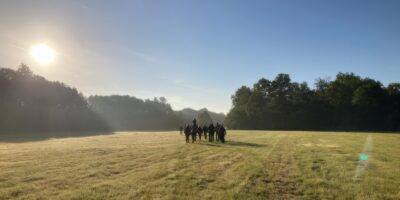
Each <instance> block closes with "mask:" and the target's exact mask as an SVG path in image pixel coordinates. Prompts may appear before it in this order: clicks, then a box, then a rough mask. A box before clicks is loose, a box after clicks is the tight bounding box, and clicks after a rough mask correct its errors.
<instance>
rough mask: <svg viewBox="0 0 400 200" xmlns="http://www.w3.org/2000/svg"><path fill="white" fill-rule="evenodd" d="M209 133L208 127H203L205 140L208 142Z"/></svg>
mask: <svg viewBox="0 0 400 200" xmlns="http://www.w3.org/2000/svg"><path fill="white" fill-rule="evenodd" d="M207 133H208V127H207V126H206V125H204V126H203V134H204V139H205V140H206V141H207Z"/></svg>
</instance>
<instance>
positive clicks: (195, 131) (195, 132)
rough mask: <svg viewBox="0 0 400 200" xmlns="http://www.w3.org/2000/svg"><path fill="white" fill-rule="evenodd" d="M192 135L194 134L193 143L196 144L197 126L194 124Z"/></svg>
mask: <svg viewBox="0 0 400 200" xmlns="http://www.w3.org/2000/svg"><path fill="white" fill-rule="evenodd" d="M191 134H192V143H194V142H196V137H197V124H194V125H193V126H192V130H191Z"/></svg>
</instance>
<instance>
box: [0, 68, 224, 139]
mask: <svg viewBox="0 0 400 200" xmlns="http://www.w3.org/2000/svg"><path fill="white" fill-rule="evenodd" d="M195 117H196V118H199V119H202V120H203V121H202V123H210V122H213V123H216V122H223V121H224V118H225V115H224V114H217V113H214V112H210V111H208V110H206V109H201V110H199V111H196V110H193V109H183V110H181V111H174V110H172V108H171V106H170V105H169V104H168V103H167V100H166V99H165V98H163V97H160V98H154V99H153V100H148V99H147V100H141V99H138V98H135V97H131V96H117V95H113V96H91V97H89V98H85V97H84V96H83V95H82V94H81V93H80V92H78V90H77V89H75V88H71V87H69V86H67V85H65V84H64V83H61V82H52V81H48V80H46V79H45V78H43V77H41V76H38V75H35V74H33V73H32V71H31V70H30V69H29V67H28V66H26V65H24V64H22V65H21V66H20V67H19V68H18V69H17V70H13V69H8V68H0V132H41V131H46V132H51V131H100V130H102V131H104V130H107V131H111V130H177V129H179V126H181V125H183V124H186V123H191V121H192V120H193V118H195Z"/></svg>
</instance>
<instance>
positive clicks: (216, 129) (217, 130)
mask: <svg viewBox="0 0 400 200" xmlns="http://www.w3.org/2000/svg"><path fill="white" fill-rule="evenodd" d="M220 126H221V125H220V124H219V123H218V122H217V125H216V126H215V132H216V134H215V141H217V142H219V134H218V133H219V128H220Z"/></svg>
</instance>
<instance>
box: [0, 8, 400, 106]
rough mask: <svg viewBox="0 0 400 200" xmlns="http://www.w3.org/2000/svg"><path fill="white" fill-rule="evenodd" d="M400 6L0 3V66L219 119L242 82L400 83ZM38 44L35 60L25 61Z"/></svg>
mask: <svg viewBox="0 0 400 200" xmlns="http://www.w3.org/2000/svg"><path fill="white" fill-rule="evenodd" d="M399 10H400V1H397V0H392V1H391V0H384V1H378V0H376V1H368V0H358V1H350V0H302V1H297V0H274V1H269V0H262V1H256V0H254V1H244V0H242V1H236V0H218V1H215V0H201V1H200V0H187V1H186V0H168V1H165V0H143V1H137V0H129V1H120V0H116V1H105V0H104V1H100V0H96V1H94V0H93V1H78V0H76V1H69V0H65V1H42V0H35V1H26V0H13V1H1V2H0V44H1V45H0V67H11V68H17V67H18V65H19V64H20V63H21V62H23V63H26V64H28V65H29V66H30V67H31V69H32V70H33V71H34V73H36V74H39V75H42V76H44V77H46V78H47V79H49V80H58V81H62V82H65V83H66V84H68V85H70V86H73V87H76V88H78V90H80V91H81V92H83V94H85V95H86V96H88V95H94V94H99V95H110V94H121V95H125V94H127V95H132V96H136V97H139V98H151V99H152V98H153V97H155V96H157V97H160V96H164V97H166V98H167V100H168V102H169V103H171V105H172V107H173V108H174V109H182V108H185V107H192V108H195V109H199V108H204V107H206V108H208V109H210V110H213V111H217V112H224V113H226V112H228V111H229V109H230V107H231V98H230V97H231V95H232V94H234V92H235V91H236V89H238V88H239V87H240V86H242V85H247V86H252V84H253V83H255V82H256V81H257V80H259V79H260V78H262V77H265V78H268V79H273V78H274V77H275V76H276V74H278V73H288V74H290V76H291V78H292V80H294V81H298V82H302V81H306V82H308V83H309V85H310V86H311V87H313V83H314V81H315V79H316V78H319V77H321V78H329V77H330V78H331V79H334V77H335V75H336V74H337V73H338V72H354V73H356V74H358V75H360V76H363V77H371V78H374V79H377V80H379V81H381V82H382V83H383V84H385V85H386V84H387V83H390V82H400V76H399V74H400V37H399V36H400V12H399ZM43 43H44V44H46V45H48V46H49V47H51V48H53V49H54V51H55V52H56V56H55V58H54V61H53V62H52V63H49V64H47V65H41V64H39V63H37V62H35V61H34V60H33V58H32V57H31V55H30V54H29V50H30V48H31V47H32V45H35V44H43Z"/></svg>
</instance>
